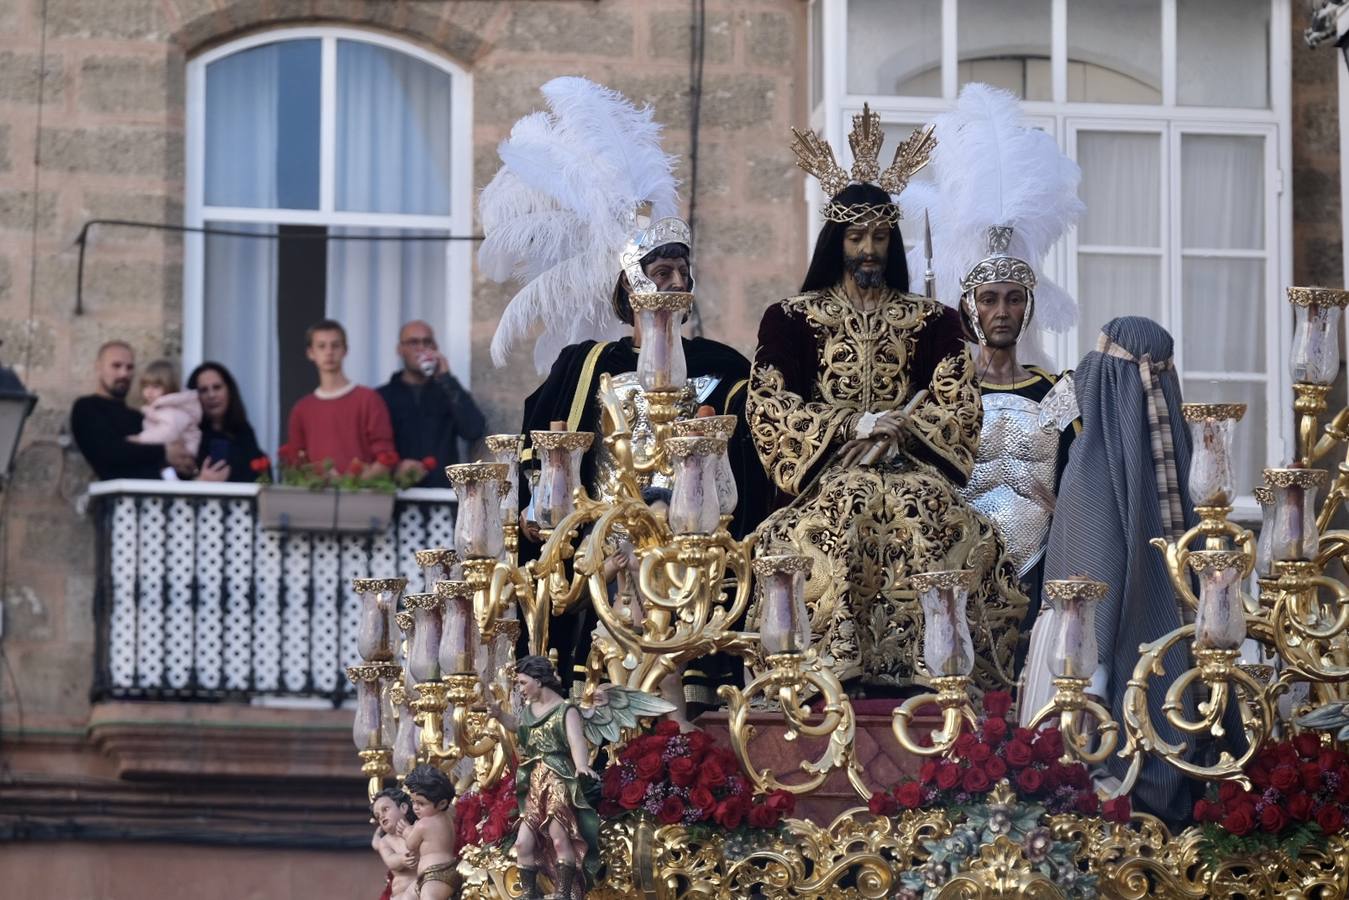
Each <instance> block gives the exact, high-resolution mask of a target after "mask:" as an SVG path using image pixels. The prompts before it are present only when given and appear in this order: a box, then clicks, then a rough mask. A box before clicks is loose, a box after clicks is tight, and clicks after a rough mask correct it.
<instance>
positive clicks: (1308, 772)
mask: <svg viewBox="0 0 1349 900" xmlns="http://www.w3.org/2000/svg"><path fill="white" fill-rule="evenodd" d="M1297 774H1298V777H1299V778H1300V779H1301V780H1302V789H1303V790H1306V791H1318V790H1320V789H1321V766H1320V765H1318V764H1317V763H1314V762H1305V763H1303V764H1302V765H1300V766H1298V767H1297Z"/></svg>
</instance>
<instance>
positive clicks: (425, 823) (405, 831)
mask: <svg viewBox="0 0 1349 900" xmlns="http://www.w3.org/2000/svg"><path fill="white" fill-rule="evenodd" d="M403 787H404V788H405V789H406V790H407V793H408V796H410V797H411V798H412V812H413V813H414V814H415V815H416V824H414V825H412V826H410V827H406V826H405V825H399V826H398V830H399V831H400V832H401V833H402V836H403V840H404V842H405V843H406V844H407V856H406V861H407V864H408V865H409V866H416V868H417V880H416V882H415V883H414V893H413V894H412V896H415V897H417V898H419V900H450V898H451V897H454V896H457V895H458V892H459V886H460V882H461V879H460V878H459V873H458V872H457V871H456V867H457V866H458V865H459V859H458V857H457V856H455V852H454V785H452V784H451V783H450V779H449V778H448V777H447V776H446V775H445V773H444V772H442V771H440V770H439V769H437V768H436V767H435V766H430V765H420V766H418V767H417V768H415V769H413V770H412V771H411V772H409V773H408V777H407V778H405V779H404V780H403Z"/></svg>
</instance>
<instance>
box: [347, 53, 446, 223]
mask: <svg viewBox="0 0 1349 900" xmlns="http://www.w3.org/2000/svg"><path fill="white" fill-rule="evenodd" d="M451 156H452V150H451V147H450V75H449V73H448V72H445V71H442V70H441V69H438V68H436V67H435V66H432V65H429V64H427V63H424V62H422V61H421V60H419V59H414V58H413V57H411V56H408V55H406V54H403V53H399V52H397V51H396V50H390V49H388V48H387V47H378V46H376V45H374V44H365V43H359V42H356V41H338V42H337V190H336V202H337V208H338V209H340V210H345V211H351V212H380V213H412V214H423V215H449V212H450V159H451Z"/></svg>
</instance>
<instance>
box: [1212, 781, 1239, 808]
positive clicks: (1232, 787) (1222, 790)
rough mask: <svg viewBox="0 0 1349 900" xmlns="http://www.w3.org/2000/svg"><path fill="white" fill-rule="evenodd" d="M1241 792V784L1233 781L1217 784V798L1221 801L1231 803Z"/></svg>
mask: <svg viewBox="0 0 1349 900" xmlns="http://www.w3.org/2000/svg"><path fill="white" fill-rule="evenodd" d="M1241 794H1242V790H1241V785H1239V784H1237V783H1236V782H1233V781H1224V782H1222V783H1221V784H1219V785H1218V799H1219V800H1221V801H1222V802H1223V803H1231V802H1232V801H1233V800H1235V799H1237V798H1238V797H1240V796H1241Z"/></svg>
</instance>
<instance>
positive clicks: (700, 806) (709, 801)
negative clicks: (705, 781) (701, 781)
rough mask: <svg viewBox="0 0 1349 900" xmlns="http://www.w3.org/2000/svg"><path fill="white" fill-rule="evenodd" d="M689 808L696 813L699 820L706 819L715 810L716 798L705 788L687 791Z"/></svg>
mask: <svg viewBox="0 0 1349 900" xmlns="http://www.w3.org/2000/svg"><path fill="white" fill-rule="evenodd" d="M689 806H692V807H693V808H694V809H696V810H697V811H698V817H699V818H700V819H706V818H707V817H708V816H710V815H712V813H713V812H715V811H716V809H717V798H716V797H714V796H712V792H711V791H709V790H708V789H707V788H705V787H696V788H694V789H693V790H691V791H689Z"/></svg>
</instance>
